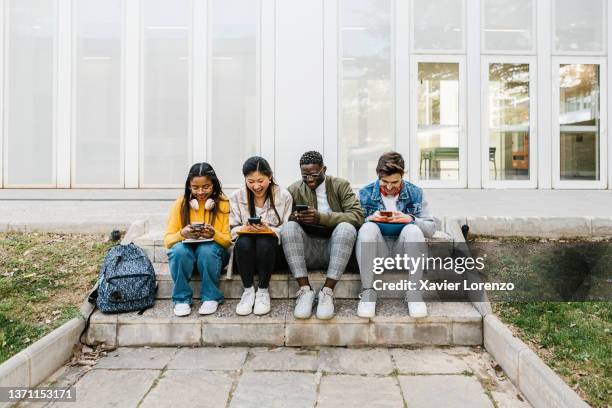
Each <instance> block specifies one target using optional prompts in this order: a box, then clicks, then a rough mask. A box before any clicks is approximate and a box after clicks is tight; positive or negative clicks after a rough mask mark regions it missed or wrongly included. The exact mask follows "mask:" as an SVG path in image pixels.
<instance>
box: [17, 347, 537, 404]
mask: <svg viewBox="0 0 612 408" xmlns="http://www.w3.org/2000/svg"><path fill="white" fill-rule="evenodd" d="M47 383H52V384H53V385H54V386H69V385H73V384H74V385H75V386H76V398H77V401H76V403H75V402H70V403H56V404H53V403H51V404H47V405H44V404H27V403H26V404H21V405H20V406H22V407H34V406H36V407H38V406H40V407H43V406H52V407H64V406H65V407H70V408H77V407H88V408H89V407H215V408H218V407H231V408H237V407H257V408H269V407H290V408H300V407H362V406H363V407H368V408H371V407H411V408H412V407H449V408H450V407H470V408H478V407H500V408H502V407H529V406H530V405H529V404H528V403H527V402H526V401H525V400H524V398H523V397H522V396H520V395H519V393H518V392H517V390H516V388H515V387H514V386H513V385H512V383H511V382H510V381H509V380H508V379H507V378H506V377H505V376H504V375H503V372H501V370H499V369H496V363H495V362H494V361H493V360H492V359H491V357H490V355H489V354H488V353H486V352H485V351H483V350H482V348H480V347H475V348H468V347H453V348H417V349H407V348H354V349H350V348H340V347H322V348H318V349H304V348H287V347H280V348H244V347H228V348H215V347H203V348H149V347H141V348H119V349H116V350H114V351H109V352H108V353H107V355H106V356H104V357H102V358H100V359H99V360H98V362H97V364H95V365H94V366H65V367H63V368H62V369H60V370H59V371H58V372H57V373H55V374H54V375H53V376H52V377H51V378H50V379H49V380H48V382H47Z"/></svg>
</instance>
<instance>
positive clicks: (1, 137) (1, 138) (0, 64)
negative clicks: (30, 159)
mask: <svg viewBox="0 0 612 408" xmlns="http://www.w3.org/2000/svg"><path fill="white" fill-rule="evenodd" d="M5 7H6V1H5V0H0V188H2V187H3V186H4V142H5V132H4V108H5V102H4V88H5V82H4V80H5V78H4V61H5V59H4V32H5V30H7V27H8V25H7V21H5V20H4V8H5Z"/></svg>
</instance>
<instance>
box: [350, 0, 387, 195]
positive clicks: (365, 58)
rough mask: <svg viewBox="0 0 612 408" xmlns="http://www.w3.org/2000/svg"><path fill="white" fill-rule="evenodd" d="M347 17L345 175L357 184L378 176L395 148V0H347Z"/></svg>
mask: <svg viewBox="0 0 612 408" xmlns="http://www.w3.org/2000/svg"><path fill="white" fill-rule="evenodd" d="M340 19H341V30H342V31H341V44H342V45H341V49H342V55H341V57H342V64H341V67H342V68H341V83H340V93H341V101H340V103H341V119H340V121H341V131H340V143H339V146H338V149H339V169H340V175H342V176H343V177H345V178H347V179H348V180H351V182H352V183H355V184H365V183H367V182H368V181H369V180H371V179H372V178H374V177H376V172H375V169H376V164H377V162H378V157H379V155H380V154H381V153H383V152H385V151H388V150H390V149H392V148H393V147H394V136H393V84H392V78H391V75H392V74H391V4H390V1H389V0H358V1H357V0H343V1H342V2H341V9H340Z"/></svg>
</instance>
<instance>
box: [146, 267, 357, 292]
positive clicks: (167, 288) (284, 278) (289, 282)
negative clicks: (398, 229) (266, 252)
mask: <svg viewBox="0 0 612 408" xmlns="http://www.w3.org/2000/svg"><path fill="white" fill-rule="evenodd" d="M153 266H154V267H155V276H156V279H157V285H158V289H157V299H171V298H172V287H173V285H174V283H173V281H172V276H171V275H170V270H169V269H168V264H167V263H157V262H156V263H154V264H153ZM288 272H289V271H287V273H275V274H273V275H272V278H271V280H270V287H269V289H270V297H271V298H272V299H290V298H295V293H296V292H297V291H298V285H297V283H296V281H295V279H293V276H291V275H290V274H289V273H288ZM201 281H202V280H201V278H200V275H199V274H198V273H195V274H194V275H193V277H192V279H191V282H190V285H191V289H192V290H193V298H194V299H199V298H200V284H201ZM255 281H256V282H257V277H255ZM310 281H311V284H312V286H313V288H314V289H320V288H321V287H322V286H323V283H324V282H325V274H324V273H323V272H321V271H318V272H317V271H313V272H311V274H310ZM219 287H220V289H221V291H222V292H223V294H224V295H225V298H226V299H240V296H242V291H243V289H244V288H243V286H242V281H241V280H240V276H238V275H232V277H231V278H229V279H228V278H227V276H226V274H225V271H223V274H222V275H221V279H220V281H219ZM360 291H361V279H360V277H359V275H357V274H348V273H347V274H344V275H343V276H342V280H341V281H340V283H338V285H337V286H336V291H335V295H336V297H337V298H338V299H357V297H358V295H359V292H360Z"/></svg>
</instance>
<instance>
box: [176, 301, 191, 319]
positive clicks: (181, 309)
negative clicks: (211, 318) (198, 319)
mask: <svg viewBox="0 0 612 408" xmlns="http://www.w3.org/2000/svg"><path fill="white" fill-rule="evenodd" d="M174 314H175V315H176V316H179V317H180V316H189V315H190V314H191V305H190V304H189V303H177V304H175V305H174Z"/></svg>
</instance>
